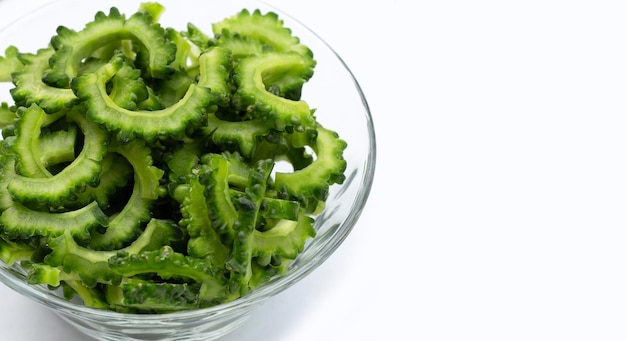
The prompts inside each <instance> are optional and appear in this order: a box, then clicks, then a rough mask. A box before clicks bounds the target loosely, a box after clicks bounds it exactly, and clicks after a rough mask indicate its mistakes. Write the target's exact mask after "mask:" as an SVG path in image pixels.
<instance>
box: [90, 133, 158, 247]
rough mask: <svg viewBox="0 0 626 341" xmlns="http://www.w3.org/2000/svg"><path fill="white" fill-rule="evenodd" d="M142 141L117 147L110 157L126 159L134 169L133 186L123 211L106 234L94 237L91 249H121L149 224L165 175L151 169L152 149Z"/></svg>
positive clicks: (155, 169) (113, 146)
mask: <svg viewBox="0 0 626 341" xmlns="http://www.w3.org/2000/svg"><path fill="white" fill-rule="evenodd" d="M140 141H141V140H134V141H132V142H130V143H129V144H127V145H123V146H122V145H119V144H118V143H114V144H113V145H112V146H110V148H109V150H110V152H111V153H116V154H119V155H121V156H123V157H124V158H125V159H126V160H127V161H128V162H129V163H130V164H131V165H132V167H133V170H134V186H133V189H132V191H133V192H132V194H131V196H130V198H129V199H128V202H127V203H126V205H124V208H123V209H122V210H121V211H120V212H118V213H116V214H115V216H114V217H113V218H112V219H111V220H110V222H109V224H108V227H107V229H106V232H104V233H102V234H99V233H96V234H93V236H92V240H91V243H90V247H91V248H93V249H96V250H115V249H120V248H122V247H123V246H124V245H126V244H128V243H129V242H130V241H132V240H134V239H135V238H136V237H137V236H138V235H139V234H140V233H141V227H142V225H143V224H144V223H145V222H147V221H148V220H150V218H151V214H150V209H151V205H152V203H153V202H154V200H156V199H157V198H158V196H159V187H160V179H161V178H162V176H163V174H164V172H163V171H162V170H160V169H158V168H156V167H154V166H153V165H152V163H153V161H152V155H151V153H150V149H149V148H147V147H146V146H145V144H144V143H142V142H140Z"/></svg>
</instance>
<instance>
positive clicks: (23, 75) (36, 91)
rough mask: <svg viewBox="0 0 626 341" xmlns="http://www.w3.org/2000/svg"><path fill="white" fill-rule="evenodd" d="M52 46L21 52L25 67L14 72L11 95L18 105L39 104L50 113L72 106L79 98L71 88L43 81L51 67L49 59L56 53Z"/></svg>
mask: <svg viewBox="0 0 626 341" xmlns="http://www.w3.org/2000/svg"><path fill="white" fill-rule="evenodd" d="M54 53H55V50H54V49H53V48H52V47H48V48H45V49H41V50H39V51H37V53H36V54H26V53H24V54H20V55H19V58H20V60H21V61H22V63H24V67H23V68H22V69H21V70H20V71H19V72H15V73H14V74H13V84H15V88H13V89H11V96H12V97H13V99H14V100H15V102H16V103H17V104H18V105H21V106H25V107H28V106H30V105H31V104H37V105H38V106H39V107H41V108H42V109H44V110H45V111H46V112H48V113H55V112H57V111H59V110H61V109H63V108H68V107H71V106H72V105H73V104H74V103H75V102H76V101H77V98H76V96H75V95H74V93H73V92H72V90H70V89H66V88H59V87H54V86H50V85H48V84H46V83H44V81H43V77H44V75H45V73H46V72H47V71H48V70H49V69H50V65H49V64H48V60H49V59H50V58H51V57H52V56H53V55H54Z"/></svg>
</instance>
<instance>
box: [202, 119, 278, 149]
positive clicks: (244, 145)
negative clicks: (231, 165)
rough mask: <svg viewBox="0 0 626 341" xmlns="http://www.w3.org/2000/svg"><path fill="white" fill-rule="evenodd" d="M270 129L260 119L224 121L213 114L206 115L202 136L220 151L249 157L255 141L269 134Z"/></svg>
mask: <svg viewBox="0 0 626 341" xmlns="http://www.w3.org/2000/svg"><path fill="white" fill-rule="evenodd" d="M270 129H271V128H270V127H269V126H268V125H266V124H263V122H262V121H261V120H260V119H254V120H246V121H224V120H221V119H219V118H218V117H217V116H216V115H215V114H209V115H207V125H206V127H205V128H204V129H203V133H204V135H206V136H207V138H208V139H209V140H210V141H211V143H212V144H213V145H215V146H218V147H219V148H221V149H222V150H228V151H238V152H239V153H240V154H241V155H243V156H244V157H247V158H249V157H251V156H252V154H254V151H255V149H256V145H257V141H258V140H259V139H261V138H262V137H263V136H266V135H267V134H269V133H270Z"/></svg>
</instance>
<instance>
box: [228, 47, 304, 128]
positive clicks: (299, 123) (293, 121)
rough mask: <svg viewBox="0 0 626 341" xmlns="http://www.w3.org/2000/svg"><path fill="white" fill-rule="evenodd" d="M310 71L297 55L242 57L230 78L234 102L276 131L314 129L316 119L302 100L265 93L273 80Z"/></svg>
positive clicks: (297, 75)
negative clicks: (234, 89)
mask: <svg viewBox="0 0 626 341" xmlns="http://www.w3.org/2000/svg"><path fill="white" fill-rule="evenodd" d="M311 72H312V69H311V67H310V66H309V65H308V64H307V62H306V59H305V58H303V57H302V56H301V55H299V54H297V53H289V52H268V53H265V54H262V55H258V56H250V57H247V58H244V59H242V60H241V61H240V62H239V64H237V66H236V68H235V72H234V76H233V77H234V80H235V83H236V85H237V86H238V88H237V91H235V94H234V95H233V102H234V103H235V105H236V106H238V107H239V109H241V110H245V111H247V112H248V113H249V114H250V115H251V116H253V117H254V118H259V119H261V120H262V121H263V122H264V123H265V124H268V125H270V126H272V127H273V128H275V129H276V130H279V131H284V130H289V129H293V130H295V131H304V130H306V129H308V128H314V127H315V118H314V116H313V113H312V111H311V108H309V105H308V104H307V103H306V102H305V101H303V100H291V99H288V98H284V97H281V96H278V95H276V94H273V93H272V92H270V91H268V90H267V86H268V85H271V84H272V83H273V82H274V81H275V80H279V79H281V78H283V77H290V78H296V77H307V75H310V74H311Z"/></svg>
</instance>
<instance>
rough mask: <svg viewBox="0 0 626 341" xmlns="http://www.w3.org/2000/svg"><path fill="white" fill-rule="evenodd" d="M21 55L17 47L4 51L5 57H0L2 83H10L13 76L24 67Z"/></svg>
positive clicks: (0, 78)
mask: <svg viewBox="0 0 626 341" xmlns="http://www.w3.org/2000/svg"><path fill="white" fill-rule="evenodd" d="M19 54H20V52H19V50H18V49H17V47H15V46H9V47H7V48H6V50H4V57H3V56H0V82H10V81H11V79H12V78H11V75H12V74H13V73H15V72H19V71H20V70H21V69H22V68H23V67H24V65H23V64H22V61H21V60H20V58H19Z"/></svg>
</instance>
